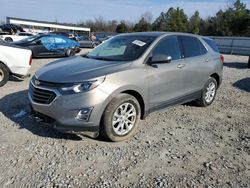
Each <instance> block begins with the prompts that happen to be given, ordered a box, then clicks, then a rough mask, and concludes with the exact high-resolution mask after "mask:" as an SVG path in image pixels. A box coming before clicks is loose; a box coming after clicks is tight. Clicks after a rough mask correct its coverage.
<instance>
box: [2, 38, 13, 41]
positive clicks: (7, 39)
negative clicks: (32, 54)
mask: <svg viewBox="0 0 250 188" xmlns="http://www.w3.org/2000/svg"><path fill="white" fill-rule="evenodd" d="M4 40H5V41H6V42H13V39H12V38H11V37H6V38H5V39H4Z"/></svg>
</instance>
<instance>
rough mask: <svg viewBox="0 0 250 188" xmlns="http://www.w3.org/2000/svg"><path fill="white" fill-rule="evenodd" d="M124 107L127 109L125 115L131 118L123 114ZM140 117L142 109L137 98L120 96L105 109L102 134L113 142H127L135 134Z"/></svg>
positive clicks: (125, 95)
mask: <svg viewBox="0 0 250 188" xmlns="http://www.w3.org/2000/svg"><path fill="white" fill-rule="evenodd" d="M126 106H127V108H126ZM123 107H124V110H125V108H126V109H127V110H125V111H126V112H127V114H126V113H125V114H126V115H129V116H127V117H126V115H125V114H124V115H122V114H121V113H122V112H121V109H123ZM140 116H141V108H140V104H139V103H138V101H137V100H136V98H134V97H133V96H131V95H128V94H119V95H118V96H117V97H115V98H114V99H113V100H112V101H111V102H110V103H109V104H108V106H107V108H106V109H105V112H104V114H103V118H102V126H101V128H102V130H101V134H102V135H103V136H104V137H106V138H108V139H109V140H111V141H113V142H118V141H123V140H126V139H128V138H129V137H131V136H133V135H134V134H135V132H136V129H137V127H138V125H139V122H140ZM117 117H120V118H121V119H119V118H117ZM122 118H123V119H122ZM116 122H117V123H116Z"/></svg>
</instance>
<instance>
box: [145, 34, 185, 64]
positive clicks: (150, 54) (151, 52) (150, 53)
mask: <svg viewBox="0 0 250 188" xmlns="http://www.w3.org/2000/svg"><path fill="white" fill-rule="evenodd" d="M168 37H176V38H177V41H178V47H179V51H180V58H179V59H175V60H172V61H179V60H181V59H182V47H181V46H180V42H179V37H178V35H167V36H164V37H162V38H161V39H160V40H159V41H158V42H157V43H156V44H155V46H154V47H153V48H152V49H151V51H150V52H149V54H148V56H147V57H146V61H148V59H149V58H150V56H152V55H153V51H154V50H155V48H156V47H157V45H159V44H160V42H161V41H163V40H164V39H166V38H168Z"/></svg>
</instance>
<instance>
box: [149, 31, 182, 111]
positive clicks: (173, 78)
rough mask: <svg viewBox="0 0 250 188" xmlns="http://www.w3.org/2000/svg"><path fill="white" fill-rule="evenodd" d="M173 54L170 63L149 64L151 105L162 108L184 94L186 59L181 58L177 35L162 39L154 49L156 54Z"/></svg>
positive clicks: (153, 52)
mask: <svg viewBox="0 0 250 188" xmlns="http://www.w3.org/2000/svg"><path fill="white" fill-rule="evenodd" d="M156 54H158V55H165V56H171V58H172V60H171V62H170V63H159V64H153V65H147V73H148V83H149V91H148V92H149V107H150V108H158V107H159V108H160V107H161V106H162V107H164V106H167V105H168V104H169V105H170V103H172V102H174V101H176V100H178V99H179V98H180V97H182V96H183V94H184V72H183V69H182V68H183V67H184V66H185V61H184V60H183V59H181V51H180V46H179V42H178V38H177V36H174V35H173V36H167V37H165V38H163V39H161V40H160V41H159V42H158V44H156V46H155V48H154V49H153V50H152V56H154V55H156Z"/></svg>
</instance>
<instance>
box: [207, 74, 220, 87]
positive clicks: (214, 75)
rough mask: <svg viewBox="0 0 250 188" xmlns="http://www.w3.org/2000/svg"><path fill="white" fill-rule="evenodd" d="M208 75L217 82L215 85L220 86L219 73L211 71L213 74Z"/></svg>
mask: <svg viewBox="0 0 250 188" xmlns="http://www.w3.org/2000/svg"><path fill="white" fill-rule="evenodd" d="M210 77H212V78H214V79H215V80H216V82H217V85H218V86H220V84H221V79H220V76H219V74H217V73H213V74H211V75H210Z"/></svg>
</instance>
